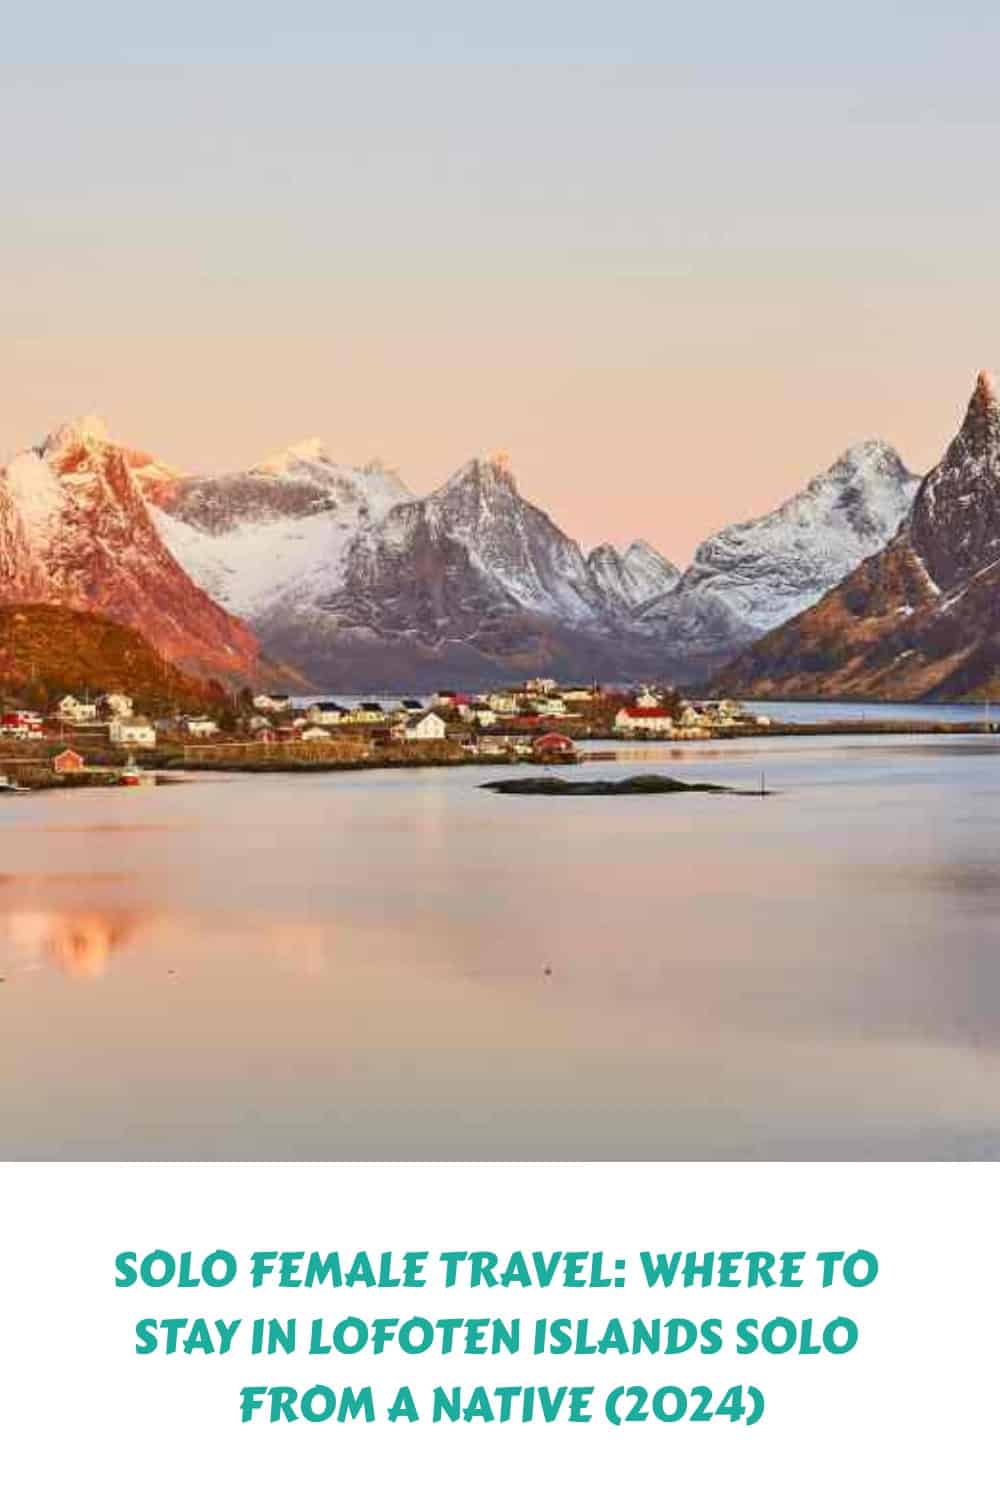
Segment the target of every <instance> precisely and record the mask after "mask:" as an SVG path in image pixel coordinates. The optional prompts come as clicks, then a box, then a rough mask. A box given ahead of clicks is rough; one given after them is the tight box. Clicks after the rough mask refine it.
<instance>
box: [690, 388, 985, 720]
mask: <svg viewBox="0 0 1000 1500" xmlns="http://www.w3.org/2000/svg"><path fill="white" fill-rule="evenodd" d="M718 686H719V690H720V691H725V692H729V693H739V694H742V695H745V696H751V695H753V696H764V695H770V696H781V695H787V696H792V697H816V696H827V695H829V696H856V697H872V698H896V699H917V698H934V699H938V700H945V699H949V698H961V697H966V696H985V695H991V696H996V695H997V694H998V693H1000V402H998V398H997V392H996V386H995V383H994V380H993V378H992V377H991V376H990V375H988V374H986V373H985V372H984V373H982V374H980V376H979V377H978V380H977V382H976V388H975V390H974V392H973V394H972V399H971V401H970V402H969V406H968V410H967V412H966V415H965V420H964V422H963V423H962V426H961V429H960V430H959V432H958V434H957V436H956V437H955V438H954V440H953V441H952V443H951V444H950V445H949V447H948V450H947V452H946V453H945V455H944V457H943V458H942V460H941V462H940V463H939V464H938V465H937V467H936V468H934V469H932V470H931V472H930V473H929V474H928V475H927V477H926V478H925V479H924V481H923V483H922V484H921V486H920V489H919V491H918V493H917V497H916V500H915V501H914V505H913V510H912V514H911V516H910V518H909V519H908V521H907V522H905V523H904V524H903V526H902V527H901V528H900V530H899V532H898V534H897V535H896V536H895V537H893V539H892V540H891V541H890V542H889V544H888V546H886V547H885V548H884V549H883V550H882V551H880V552H879V553H877V554H876V555H875V556H874V557H872V558H869V559H868V560H867V561H865V562H863V563H862V564H861V565H860V566H859V567H858V568H856V569H855V570H854V571H853V572H852V573H850V574H849V575H848V577H847V578H845V579H844V580H843V581H842V582H841V583H840V584H839V585H838V586H837V587H836V588H834V589H832V590H831V591H830V592H829V593H827V594H826V595H825V596H824V598H823V599H821V600H820V601H819V603H818V604H816V605H814V606H813V607H812V608H811V609H808V610H806V611H805V612H804V613H802V614H799V615H797V616H796V617H795V618H794V619H792V620H790V621H789V622H788V623H786V624H785V625H783V626H781V627H780V628H779V629H777V630H775V631H773V632H771V633H770V634H768V635H767V636H765V637H764V639H763V640H761V641H759V642H758V643H757V644H756V645H755V646H754V647H752V648H751V649H750V650H749V651H747V652H745V653H744V654H742V655H740V656H738V657H737V659H736V660H735V661H734V662H733V663H732V664H731V665H730V666H729V667H727V668H726V669H725V670H724V671H723V672H722V673H721V674H720V675H719V678H718Z"/></svg>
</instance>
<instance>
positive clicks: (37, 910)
mask: <svg viewBox="0 0 1000 1500" xmlns="http://www.w3.org/2000/svg"><path fill="white" fill-rule="evenodd" d="M918 752H919V753H914V749H913V748H911V747H910V746H909V745H907V746H902V745H899V744H898V742H897V743H895V744H894V743H887V742H881V743H873V742H872V741H871V740H866V741H859V742H858V743H857V744H852V743H851V742H845V741H844V740H839V741H837V742H835V743H832V744H829V745H826V744H821V743H817V742H803V741H798V742H794V743H793V742H783V743H782V744H779V745H777V746H774V747H764V748H763V749H762V748H760V747H754V746H751V745H748V744H747V743H745V742H744V743H741V744H739V745H734V746H732V747H730V746H720V745H713V746H710V747H706V749H704V750H700V749H699V748H698V747H697V746H695V745H692V746H686V747H684V749H683V752H682V753H681V754H680V755H679V756H677V758H680V759H683V760H684V761H686V762H690V763H691V764H690V766H688V767H686V768H685V773H684V774H687V773H689V772H693V773H695V774H697V771H698V765H697V764H696V763H697V762H699V761H701V760H708V759H709V758H711V760H712V762H713V765H712V773H711V778H710V779H713V780H716V779H717V780H719V781H725V782H727V783H729V784H731V785H734V786H737V787H754V786H756V784H757V783H758V780H759V776H760V773H761V772H762V771H765V772H766V775H767V781H768V785H769V786H773V787H775V789H776V790H779V791H781V792H782V793H783V795H782V796H780V797H775V798H773V799H769V800H761V799H750V798H748V799H705V800H700V799H695V798H674V799H671V798H666V799H663V798H661V799H619V798H616V799H611V800H609V801H590V800H584V799H573V800H572V801H571V802H569V803H566V802H549V801H546V800H544V799H537V800H531V799H497V798H494V797H492V796H490V795H488V794H487V793H484V792H482V791H480V790H479V782H481V781H482V780H483V779H485V778H484V775H483V773H482V772H481V771H477V770H476V769H475V768H469V769H460V770H443V771H426V772H423V771H422V772H420V773H407V772H398V773H396V772H385V773H381V772H369V773H364V774H363V775H352V774H340V775H335V776H331V777H302V778H295V777H281V776H274V777H269V778H267V779H266V780H263V781H261V780H254V781H252V782H247V781H242V780H239V779H237V778H232V779H230V780H229V781H223V780H213V781H200V782H193V783H191V784H188V785H184V786H179V787H174V788H171V789H170V792H169V805H170V809H171V819H170V820H169V822H168V821H167V820H165V819H164V818H163V817H162V815H161V814H162V810H163V805H162V804H161V802H160V800H159V798H158V797H150V798H149V799H148V800H146V801H144V802H143V806H142V809H141V811H140V810H138V808H137V803H136V801H135V800H134V799H126V798H123V799H119V800H117V801H116V800H115V799H112V798H104V799H102V800H101V801H100V804H99V806H100V811H99V813H98V815H97V816H96V817H95V809H96V808H97V806H98V803H97V799H96V797H95V798H94V799H91V798H90V794H88V793H79V794H66V795H65V796H62V797H61V798H53V799H44V798H38V799H28V798H24V799H17V800H16V802H12V804H11V805H10V808H9V809H8V808H7V806H5V807H4V809H3V810H2V812H0V816H2V817H3V819H4V826H3V845H2V847H3V854H4V859H5V863H6V864H7V867H8V873H7V874H6V875H0V976H3V977H4V979H5V981H6V982H5V983H4V985H3V986H2V987H0V1155H13V1156H35V1157H38V1156H40V1157H46V1156H58V1157H77V1158H84V1159H92V1158H101V1157H103V1158H112V1159H114V1158H138V1159H142V1158H145V1157H166V1158H182V1159H184V1158H187V1159H190V1158H194V1159H198V1158H203V1157H215V1156H223V1157H228V1158H234V1159H288V1158H295V1157H303V1158H308V1159H321V1160H322V1159H339V1158H358V1157H361V1158H373V1157H374V1158H400V1157H412V1158H417V1159H420V1158H446V1159H447V1158H454V1157H464V1158H472V1159H475V1158H477V1157H481V1158H487V1159H489V1158H497V1157H515V1158H517V1157H523V1158H542V1159H544V1158H547V1157H548V1158H551V1157H568V1158H589V1157H594V1158H611V1159H614V1158H621V1157H626V1158H631V1157H635V1158H643V1157H646V1158H652V1159H664V1158H676V1157H682V1158H704V1157H712V1156H726V1157H742V1156H757V1157H769V1158H774V1157H788V1158H800V1159H812V1158H820V1157H834V1158H837V1157H847V1158H857V1157H861V1156H888V1157H892V1158H900V1157H908V1156H910V1157H912V1156H916V1157H944V1156H954V1155H988V1156H995V1155H998V1154H1000V1006H998V1005H997V1002H996V999H995V989H996V986H995V974H996V972H997V968H998V965H1000V924H997V923H996V921H995V907H996V896H997V894H998V893H1000V887H998V883H997V871H998V868H1000V866H998V863H997V860H996V853H995V851H996V849H997V847H998V842H1000V801H998V799H997V798H996V787H997V785H998V784H1000V762H997V761H995V760H994V759H993V757H992V756H991V755H986V754H983V753H980V750H979V746H978V745H977V746H975V747H974V750H973V753H964V752H963V748H962V747H960V746H959V745H957V744H955V743H954V742H953V741H948V742H947V743H942V742H941V741H940V740H938V741H936V742H934V743H931V742H927V743H924V744H922V745H921V746H919V747H918ZM630 772H631V767H630V766H629V765H628V763H624V764H622V765H621V766H614V765H607V766H602V768H601V774H602V775H604V774H611V775H618V774H620V775H628V774H630ZM569 774H574V775H575V774H588V771H587V768H581V769H580V771H579V773H578V772H576V771H573V770H571V771H570V772H569ZM119 808H120V810H121V822H120V823H119V822H118V821H116V820H117V818H118V809H119ZM143 817H147V818H148V822H143V821H142V819H143ZM122 833H128V834H129V836H128V837H120V836H119V835H120V834H122ZM77 834H79V835H81V836H79V837H77V836H75V835H77ZM10 872H14V873H10ZM80 981H85V983H80ZM40 1101H44V1108H43V1107H42V1106H41V1104H40Z"/></svg>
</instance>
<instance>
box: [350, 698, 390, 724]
mask: <svg viewBox="0 0 1000 1500" xmlns="http://www.w3.org/2000/svg"><path fill="white" fill-rule="evenodd" d="M348 718H349V719H350V722H351V723H352V724H384V723H385V720H386V713H385V709H384V708H383V707H382V705H381V703H359V704H358V706H357V708H352V709H351V712H350V714H349V715H348Z"/></svg>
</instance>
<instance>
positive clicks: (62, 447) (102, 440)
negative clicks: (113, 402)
mask: <svg viewBox="0 0 1000 1500" xmlns="http://www.w3.org/2000/svg"><path fill="white" fill-rule="evenodd" d="M110 441H111V436H110V434H109V432H108V424H107V422H105V420H104V418H103V417H99V416H98V415H97V414H96V413H95V412H91V413H89V414H88V415H87V416H84V417H77V418H75V420H73V421H72V422H66V423H64V424H63V426H62V427H57V428H56V430H55V431H54V432H51V433H50V434H49V436H48V437H47V438H46V439H45V442H44V443H43V444H42V448H41V451H42V453H43V455H44V456H45V457H46V458H50V457H53V456H54V455H56V454H57V453H64V452H68V451H69V450H71V449H74V448H104V447H106V446H107V445H108V444H109V443H110Z"/></svg>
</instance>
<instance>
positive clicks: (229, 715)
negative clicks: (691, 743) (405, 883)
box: [0, 677, 770, 789]
mask: <svg viewBox="0 0 1000 1500" xmlns="http://www.w3.org/2000/svg"><path fill="white" fill-rule="evenodd" d="M769 725H770V720H769V719H768V718H766V717H764V716H759V715H754V714H751V713H748V712H747V711H746V710H745V709H744V708H743V707H742V705H740V704H739V703H736V702H731V701H729V700H725V699H723V700H715V701H710V702H691V701H688V700H686V699H684V698H682V697H681V696H680V695H679V694H678V693H677V692H676V691H675V690H674V689H673V688H672V687H669V686H656V685H650V684H646V685H642V686H640V687H638V688H635V689H633V690H629V691H626V690H622V689H617V688H605V687H601V686H600V685H599V684H596V683H593V684H589V685H568V686H564V685H560V684H559V683H558V682H556V681H555V680H554V679H552V678H547V677H538V678H531V679H529V680H527V681H526V682H524V683H521V684H519V685H517V686H512V687H509V688H503V689H500V690H497V691H490V692H484V693H470V692H462V691H460V690H458V689H456V688H441V689H440V690H438V691H437V692H435V693H433V694H431V695H430V696H429V697H426V698H417V697H407V698H399V699H395V698H394V699H390V700H376V699H374V698H373V699H364V700H361V701H357V702H356V701H353V700H352V701H351V702H350V703H340V702H338V701H336V700H335V699H334V698H325V697H321V698H316V699H295V698H292V697H291V696H289V695H285V694H279V693H271V692H257V693H254V692H252V691H251V690H250V689H243V690H242V691H241V692H239V693H238V694H236V695H235V696H234V697H233V698H232V699H223V700H221V701H220V706H219V708H218V709H217V710H216V711H214V712H212V713H199V714H175V715H167V716H164V717H159V718H152V717H150V716H148V715H146V714H144V713H141V712H139V711H137V706H136V703H135V702H134V700H133V698H132V697H131V696H130V695H129V694H127V693H125V692H122V691H119V690H118V689H115V688H109V689H108V690H107V691H105V692H103V693H99V694H95V695H91V694H89V693H86V692H82V691H81V692H80V693H79V694H65V695H64V696H62V697H61V698H59V699H58V701H56V702H54V703H52V704H51V706H49V707H48V708H47V709H43V710H40V709H29V708H25V707H20V706H16V705H6V706H4V707H3V709H2V711H0V789H13V788H15V787H29V788H30V787H44V786H53V785H79V784H94V783H96V784H124V785H141V784H144V783H146V782H147V781H149V780H150V779H152V774H153V773H154V772H155V770H156V769H185V768H187V769H199V768H218V769H222V768H235V769H244V770H255V769H280V768H287V769H294V768H298V767H302V768H306V769H322V768H324V767H330V768H331V769H332V768H336V767H345V768H346V767H348V766H352V767H353V766H357V767H364V766H377V765H407V764H417V765H421V764H423V765H427V764H450V763H455V762H462V763H466V762H476V761H479V760H484V759H485V760H490V761H507V762H511V761H530V762H535V763H542V764H545V763H565V762H571V761H575V760H577V759H579V758H581V755H582V753H583V752H582V750H581V745H582V743H583V742H585V741H588V740H610V739H618V740H698V739H710V738H717V737H723V738H725V737H731V736H734V735H737V734H747V733H753V732H758V733H759V732H762V731H766V729H767V728H768V727H769Z"/></svg>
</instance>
